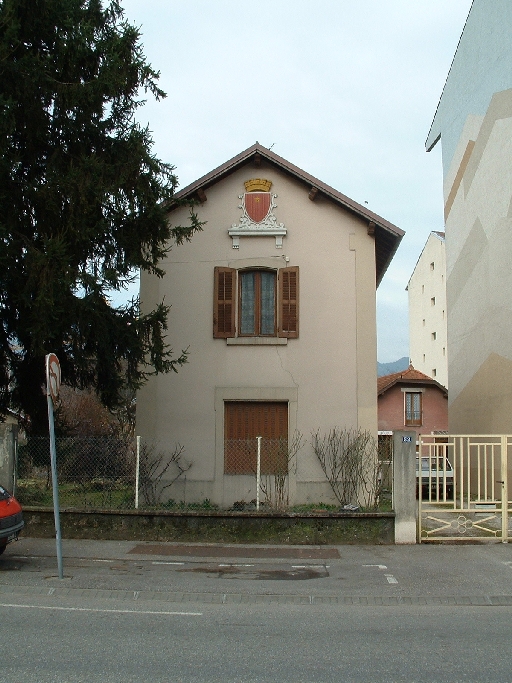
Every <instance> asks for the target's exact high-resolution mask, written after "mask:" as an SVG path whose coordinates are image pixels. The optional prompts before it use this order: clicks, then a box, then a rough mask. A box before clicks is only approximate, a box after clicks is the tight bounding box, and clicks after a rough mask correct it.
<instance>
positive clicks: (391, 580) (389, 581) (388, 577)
mask: <svg viewBox="0 0 512 683" xmlns="http://www.w3.org/2000/svg"><path fill="white" fill-rule="evenodd" d="M384 576H385V577H386V579H387V580H388V583H398V581H397V580H396V579H395V577H394V576H393V574H384Z"/></svg>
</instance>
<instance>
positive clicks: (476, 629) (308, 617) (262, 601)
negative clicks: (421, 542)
mask: <svg viewBox="0 0 512 683" xmlns="http://www.w3.org/2000/svg"><path fill="white" fill-rule="evenodd" d="M151 546H152V547H151ZM134 551H135V552H134ZM308 551H309V552H308ZM308 554H309V555H310V556H311V557H307V555H308ZM283 555H284V557H283ZM294 555H296V556H297V557H296V558H295V557H293V556H294ZM323 555H324V556H325V557H322V556H323ZM64 570H65V578H64V579H63V580H61V579H59V578H56V560H55V543H54V542H52V541H47V540H36V539H23V540H22V541H20V542H19V543H17V544H13V545H11V546H10V547H9V548H8V549H7V551H6V553H5V554H4V556H2V558H1V559H0V618H1V624H2V637H1V650H0V651H1V653H2V673H3V677H4V680H6V681H9V682H12V683H50V682H52V683H53V682H58V683H78V682H87V683H97V682H98V683H99V681H101V682H102V683H113V682H117V681H119V682H123V683H125V682H126V683H129V682H131V681H134V682H135V681H137V682H139V681H149V682H155V683H160V682H162V683H163V682H169V681H171V682H180V683H181V682H183V683H206V682H208V683H217V682H220V681H222V682H223V683H231V682H232V683H260V682H262V681H265V682H266V681H269V682H270V681H272V682H273V683H274V682H276V681H280V682H282V683H288V682H290V683H291V682H292V681H293V682H294V683H301V682H308V683H313V682H318V683H324V682H325V683H331V682H334V681H336V682H339V681H343V682H345V681H346V682H347V683H350V682H354V683H356V682H357V683H359V682H361V683H362V682H365V683H369V682H373V681H379V682H383V683H392V682H393V683H398V682H400V683H402V682H404V683H405V682H407V683H413V682H418V683H423V682H425V683H427V682H429V683H432V682H439V683H445V682H446V683H448V682H449V683H456V682H458V681H465V682H467V681H474V682H479V683H480V682H482V683H484V682H486V683H494V682H499V683H507V681H511V682H512V654H511V648H510V636H511V630H512V626H511V619H512V546H511V547H510V548H509V546H508V545H503V544H496V545H488V546H411V547H396V546H381V547H379V546H365V547H358V546H354V547H349V546H338V547H337V548H332V547H331V548H311V549H308V548H296V549H294V550H292V551H291V552H290V549H289V548H283V547H270V548H262V547H255V546H243V547H240V546H236V547H233V546H213V545H212V546H183V545H182V546H171V545H169V544H165V545H159V546H158V547H155V544H142V545H140V544H136V543H129V542H121V543H119V542H96V541H65V542H64Z"/></svg>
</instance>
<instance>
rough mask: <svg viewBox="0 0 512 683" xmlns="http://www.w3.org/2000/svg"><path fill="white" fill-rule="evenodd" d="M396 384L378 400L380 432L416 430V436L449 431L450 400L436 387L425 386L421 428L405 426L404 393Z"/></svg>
mask: <svg viewBox="0 0 512 683" xmlns="http://www.w3.org/2000/svg"><path fill="white" fill-rule="evenodd" d="M402 388H403V387H402V386H401V385H400V384H396V385H395V386H393V387H391V388H390V389H388V390H387V391H386V392H384V394H382V395H381V396H379V398H378V416H379V417H378V419H379V431H395V430H399V429H407V430H414V431H415V432H416V435H417V436H418V435H419V434H431V433H432V432H438V431H447V430H448V398H447V397H446V396H445V395H444V393H443V391H442V390H441V389H439V388H438V387H436V386H425V387H424V389H425V390H424V392H423V415H422V424H421V426H420V427H411V426H408V425H405V422H404V419H405V412H404V392H403V391H402Z"/></svg>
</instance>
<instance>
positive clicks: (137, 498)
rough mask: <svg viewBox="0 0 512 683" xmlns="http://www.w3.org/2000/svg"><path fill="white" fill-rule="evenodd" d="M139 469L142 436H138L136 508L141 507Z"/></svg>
mask: <svg viewBox="0 0 512 683" xmlns="http://www.w3.org/2000/svg"><path fill="white" fill-rule="evenodd" d="M139 469H140V436H138V437H137V457H136V460H135V509H136V510H138V509H139Z"/></svg>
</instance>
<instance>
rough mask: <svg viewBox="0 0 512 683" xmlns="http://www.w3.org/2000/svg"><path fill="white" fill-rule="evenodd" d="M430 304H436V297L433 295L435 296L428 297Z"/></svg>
mask: <svg viewBox="0 0 512 683" xmlns="http://www.w3.org/2000/svg"><path fill="white" fill-rule="evenodd" d="M430 305H431V306H435V305H436V297H435V296H433V297H432V298H431V299H430Z"/></svg>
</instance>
